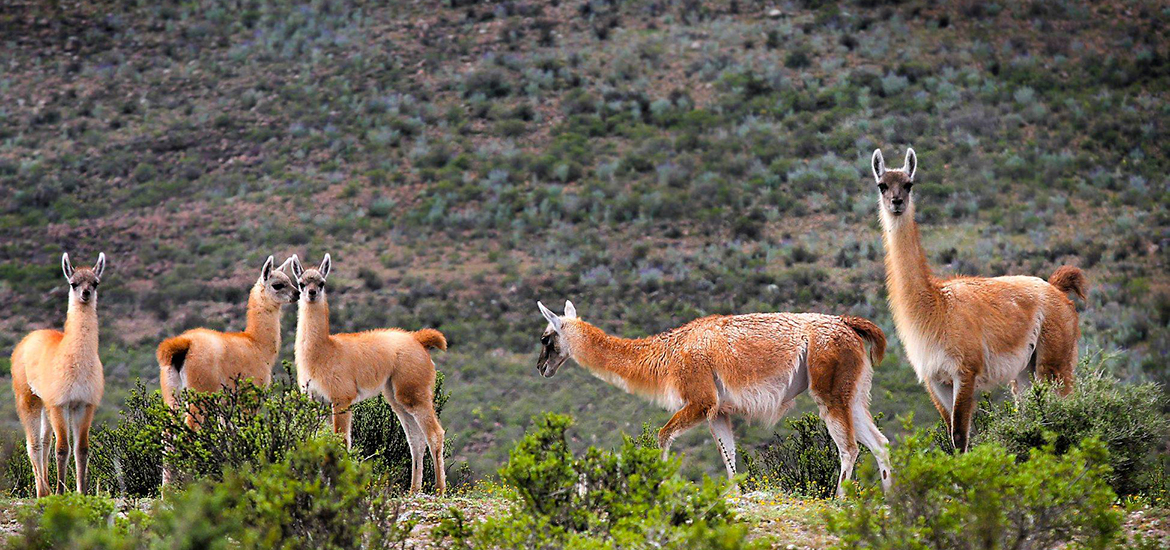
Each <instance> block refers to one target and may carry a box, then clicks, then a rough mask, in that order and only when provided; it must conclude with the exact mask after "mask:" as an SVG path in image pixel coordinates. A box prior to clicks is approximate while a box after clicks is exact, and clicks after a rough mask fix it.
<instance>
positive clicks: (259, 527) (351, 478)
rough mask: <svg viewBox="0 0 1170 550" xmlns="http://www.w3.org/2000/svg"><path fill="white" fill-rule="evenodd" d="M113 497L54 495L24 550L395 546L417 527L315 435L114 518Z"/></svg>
mask: <svg viewBox="0 0 1170 550" xmlns="http://www.w3.org/2000/svg"><path fill="white" fill-rule="evenodd" d="M114 512H115V505H114V502H113V501H112V500H111V499H109V498H107V497H97V496H84V495H78V494H66V495H60V496H57V495H54V496H51V497H47V498H44V499H41V500H38V501H37V504H36V505H35V506H33V507H31V508H30V509H28V510H26V513H25V514H24V518H23V522H24V527H23V531H22V532H21V533H20V534H19V535H17V536H15V537H12V538H11V539H9V540H7V541H5V543H6V545H7V547H10V548H23V549H39V548H45V549H48V548H74V549H90V548H92V549H98V548H107V549H110V548H117V549H137V548H142V549H146V548H191V549H195V548H284V549H294V548H323V549H328V550H335V549H345V548H395V547H401V546H400V543H401V541H402V540H403V539H404V538H405V536H406V533H408V532H409V531H410V529H411V527H413V524H412V523H411V522H403V523H401V524H400V523H399V522H398V508H397V505H396V504H394V503H393V502H392V501H391V500H389V499H386V498H385V495H384V493H383V492H382V490H381V489H379V487H378V486H377V485H376V484H375V483H374V477H373V475H372V474H371V472H370V468H369V466H368V465H366V464H364V463H361V462H359V461H356V460H354V459H353V458H352V457H351V456H350V455H349V454H348V453H347V452H346V451H345V448H344V444H343V443H342V442H341V441H339V440H338V439H337V438H335V437H324V438H312V439H309V440H307V441H303V442H301V445H299V446H298V448H297V449H296V450H293V451H291V452H290V453H288V454H287V455H285V456H284V457H283V458H282V459H281V460H279V461H276V462H270V463H265V464H262V465H259V466H252V465H248V466H244V467H242V468H234V467H233V468H229V469H228V470H226V471H225V472H224V475H223V478H222V479H221V480H212V479H210V478H208V479H206V480H204V481H201V482H198V483H196V484H194V485H192V486H190V487H188V488H186V489H184V490H182V491H179V492H177V493H173V494H168V496H167V497H166V498H165V499H163V500H159V501H157V502H156V503H155V504H154V506H153V507H152V508H151V509H150V511H149V513H144V512H142V511H139V510H130V511H129V512H127V513H120V514H118V515H117V516H115V515H114Z"/></svg>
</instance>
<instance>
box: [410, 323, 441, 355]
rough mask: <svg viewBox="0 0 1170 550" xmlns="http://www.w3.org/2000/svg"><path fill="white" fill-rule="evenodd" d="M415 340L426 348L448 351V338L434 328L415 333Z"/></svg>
mask: <svg viewBox="0 0 1170 550" xmlns="http://www.w3.org/2000/svg"><path fill="white" fill-rule="evenodd" d="M414 339H415V340H418V343H420V344H422V347H424V348H434V349H441V350H443V351H447V338H446V337H444V336H443V333H442V332H439V331H437V330H435V329H433V328H424V329H422V330H419V331H415V332H414Z"/></svg>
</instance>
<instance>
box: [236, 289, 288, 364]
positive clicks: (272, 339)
mask: <svg viewBox="0 0 1170 550" xmlns="http://www.w3.org/2000/svg"><path fill="white" fill-rule="evenodd" d="M244 332H245V333H247V334H248V336H251V337H252V339H253V340H255V341H256V342H257V343H259V344H260V345H262V346H264V347H265V348H266V349H268V348H269V346H271V349H269V351H271V352H272V353H276V352H277V351H278V350H280V303H278V302H276V301H274V300H271V299H269V298H267V297H265V296H264V285H263V283H260V282H257V283H256V285H255V286H253V287H252V292H251V293H250V294H249V295H248V325H247V327H246V328H245V329H244Z"/></svg>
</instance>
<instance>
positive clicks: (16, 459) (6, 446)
mask: <svg viewBox="0 0 1170 550" xmlns="http://www.w3.org/2000/svg"><path fill="white" fill-rule="evenodd" d="M0 453H2V454H0V457H2V459H3V462H2V463H0V467H3V469H4V470H3V471H2V472H0V483H2V485H0V489H3V491H4V494H6V495H9V496H13V497H18V498H19V497H31V496H34V495H36V490H37V489H36V481H35V480H34V479H33V471H32V463H31V462H29V460H28V451H27V447H25V439H24V434H23V433H20V432H16V431H12V432H6V433H5V437H4V441H3V446H2V447H0ZM50 462H52V461H50Z"/></svg>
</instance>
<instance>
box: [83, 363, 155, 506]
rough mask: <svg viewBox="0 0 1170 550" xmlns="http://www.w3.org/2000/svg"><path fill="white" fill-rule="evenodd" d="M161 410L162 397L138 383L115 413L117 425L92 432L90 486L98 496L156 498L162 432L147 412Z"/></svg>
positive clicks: (105, 426)
mask: <svg viewBox="0 0 1170 550" xmlns="http://www.w3.org/2000/svg"><path fill="white" fill-rule="evenodd" d="M161 406H163V402H162V394H160V393H159V392H158V391H157V390H156V391H148V390H147V389H146V386H145V385H144V384H143V383H142V381H141V380H139V381H138V382H137V383H136V384H135V386H134V388H133V389H131V390H130V395H129V396H128V397H127V398H126V403H125V404H124V405H123V406H122V408H121V409H119V411H118V423H117V424H115V425H113V426H109V425H103V426H101V427H99V428H97V429H95V430H93V433H92V436H91V441H92V446H91V451H90V455H89V456H90V458H89V475H90V486H91V487H93V488H94V491H95V492H97V493H98V494H102V493H110V494H114V495H120V496H127V497H152V496H157V495H158V491H159V486H160V485H161V483H162V463H163V452H162V451H163V449H162V432H161V430H160V429H159V427H158V425H157V424H155V423H154V422H152V415H151V411H156V410H157V409H158V408H159V407H161Z"/></svg>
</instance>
